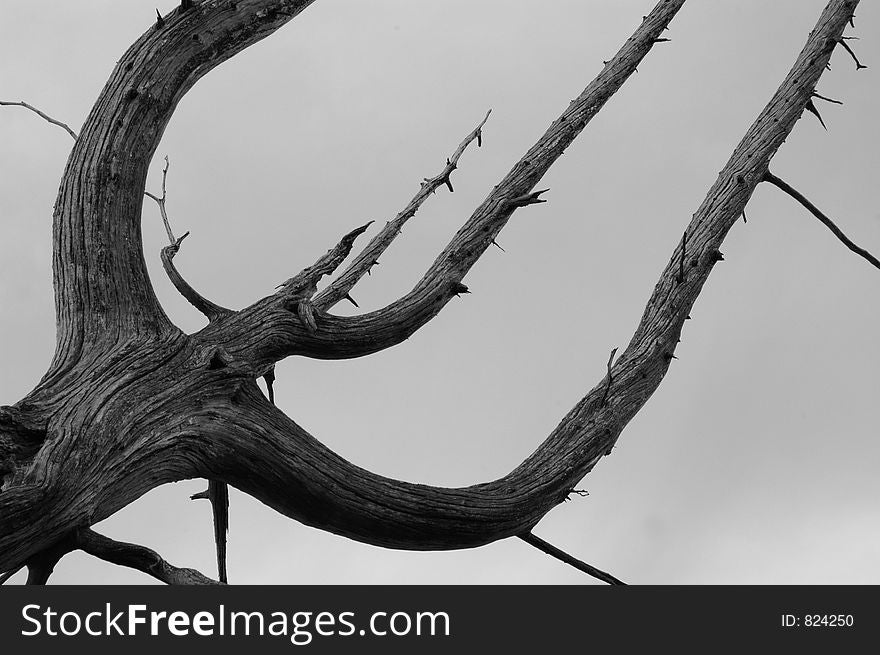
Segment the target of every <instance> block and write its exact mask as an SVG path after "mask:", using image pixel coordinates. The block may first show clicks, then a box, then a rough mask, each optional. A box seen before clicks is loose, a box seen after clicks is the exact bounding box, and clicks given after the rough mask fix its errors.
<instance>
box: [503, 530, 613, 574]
mask: <svg viewBox="0 0 880 655" xmlns="http://www.w3.org/2000/svg"><path fill="white" fill-rule="evenodd" d="M519 538H520V539H522V540H523V541H525V542H526V543H527V544H529V545H530V546H534V547H535V548H537V549H538V550H540V551H541V552H543V553H547V554H548V555H550V556H551V557H555V558H556V559H558V560H559V561H560V562H565V563H566V564H568V565H569V566H573V567H574V568H576V569H577V570H578V571H583V572H584V573H586V574H587V575H590V576H593V577H594V578H596V579H597V580H601V581H602V582H607V583H608V584H610V585H626V583H625V582H621V581H620V580H618V579H617V578H615V577H614V576H613V575H611V574H610V573H605V571H601V570H599V569H597V568H596V567H595V566H591V565H590V564H587V563H586V562H583V561H581V560H579V559H578V558H576V557H572V556H571V555H569V554H568V553H566V552H565V551H563V550H560V549H559V548H557V547H556V546H554V545H552V544H548V543H547V542H546V541H544V540H543V539H541V538H540V537H536V536H535V535H534V534H532V533H531V532H526V533H525V534H521V535H519Z"/></svg>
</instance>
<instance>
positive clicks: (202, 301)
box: [159, 232, 233, 321]
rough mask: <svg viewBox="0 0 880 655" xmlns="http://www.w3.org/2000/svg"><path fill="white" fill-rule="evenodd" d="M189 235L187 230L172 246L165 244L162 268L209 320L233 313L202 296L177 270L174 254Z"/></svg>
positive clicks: (181, 292)
mask: <svg viewBox="0 0 880 655" xmlns="http://www.w3.org/2000/svg"><path fill="white" fill-rule="evenodd" d="M187 236H189V232H186V233H185V234H184V235H183V236H181V237H180V238H179V239H177V240H176V241H175V242H174V243H172V244H171V245H170V246H165V247H164V248H162V250H161V252H160V255H159V256H160V258H161V260H162V268H164V269H165V273H166V274H167V275H168V279H169V280H171V283H172V284H173V285H174V288H175V289H177V291H178V292H179V293H180V295H182V296H183V297H184V298H186V299H187V300H188V301H189V304H190V305H192V306H193V307H195V308H196V309H197V310H198V311H200V312H201V313H202V314H204V315H205V317H206V318H207V319H208V321H216V320H218V319H221V318H223V317H224V316H228V315H230V314H232V313H233V311H232V310H231V309H226V308H225V307H221V306H220V305H217V304H215V303H213V302H211V301H210V300H208V299H207V298H205V297H204V296H202V295H201V294H200V293H199V292H198V291H196V290H195V289H193V287H192V286H191V285H190V284H189V282H187V281H186V280H185V279H184V278H183V276H182V275H181V274H180V272H179V271H178V270H177V267H176V266H175V265H174V256H175V255H176V254H177V253H178V251H179V250H180V244H181V243H182V242H183V240H184V239H185V238H186V237H187Z"/></svg>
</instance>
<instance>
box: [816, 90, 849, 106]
mask: <svg viewBox="0 0 880 655" xmlns="http://www.w3.org/2000/svg"><path fill="white" fill-rule="evenodd" d="M813 97H814V98H819V100H824V101H825V102H830V103H833V104H835V105H842V104H843V101H842V100H835V99H834V98H827V97H825V96H823V95H822V94H821V93H818V92H816V91H813Z"/></svg>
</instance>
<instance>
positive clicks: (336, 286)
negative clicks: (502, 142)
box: [315, 109, 492, 311]
mask: <svg viewBox="0 0 880 655" xmlns="http://www.w3.org/2000/svg"><path fill="white" fill-rule="evenodd" d="M491 113H492V110H491V109H490V110H489V111H487V112H486V116H485V117H484V118H483V120H482V121H480V124H479V125H477V127H475V128H474V129H473V130H472V131H471V132H470V134H468V135H467V136H466V137H465V138H464V140H463V141H462V142H461V143H460V144H459V145H458V148H456V150H455V152H454V153H453V155H452V156H451V157H450V158H449V159H447V160H446V166H445V167H444V168H443V170H442V171H440V173H438V174H437V175H435V176H434V177H431V178H426V179H425V180H424V181H423V182H422V185H421V188H420V189H419V191H418V193H416V195H415V196H413V198H412V200H410V201H409V204H407V206H406V207H404V208H403V210H402V211H401V212H400V213H399V214H397V216H396V217H394V219H393V220H390V221H388V222H387V223H386V224H385V227H383V228H382V230H381V231H380V232H379V233H378V234H377V235H376V236H375V237H373V239H372V240H371V241H370V242H369V243H368V244H367V245H366V247H365V248H364V249H363V250H362V251H361V252H360V254H358V255H357V257H355V259H354V261H352V263H351V264H350V265H349V266H348V268H347V269H346V270H345V272H343V273H342V274H341V275H340V276H339V277H338V278H336V279H335V280H334V281H333V282H332V283H331V284H330V285H328V286H327V288H326V289H324V290H323V291H321V293H319V294H318V295H317V296H316V297H315V305H316V306H317V307H318V308H319V309H321V310H322V311H326V310H328V309H330V308H331V307H333V305H335V304H336V303H338V302H339V301H340V300H343V299H344V298H345V297H346V296H348V295H349V293H350V291H351V290H352V288H353V287H354V285H355V284H357V283H358V280H360V279H361V278H362V277H363V276H364V275H365V274H367V273H369V272H370V269H371V268H372V267H373V266H375V265H376V264H378V263H379V257H380V256H381V255H382V253H384V252H385V251H386V250H387V249H388V246H390V245H391V242H392V241H394V239H395V238H396V237H397V235H398V234H400V231H401V228H402V227H403V225H404V223H406V222H407V221H408V220H409V219H410V218H412V217H413V216H415V214H416V212H417V211H418V210H419V207H421V206H422V204H423V203H424V202H425V200H427V199H428V197H429V196H430V195H431V194H432V193H434V192H435V191H436V190H437V189H438V188H439V187H441V186H443V185H446V186H447V187H448V188H449V190H450V191H452V190H453V189H452V182H451V181H450V175H452V171H454V170H455V169H456V168H457V167H458V160H459V159H461V156H462V154H464V151H465V150H466V149H467V147H468V146H469V145H470V144H471V143H472V142H474V141H476V142H477V147H482V145H483V126H484V125H485V124H486V121H488V120H489V115H490V114H491Z"/></svg>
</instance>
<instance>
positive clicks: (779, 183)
mask: <svg viewBox="0 0 880 655" xmlns="http://www.w3.org/2000/svg"><path fill="white" fill-rule="evenodd" d="M764 181H765V182H770V184H772V185H774V186H776V187H778V188H779V189H781V190H782V191H784V192H785V193H787V194H788V195H790V196H791V197H792V198H794V199H795V200H797V201H798V202H799V203H801V204H802V205H803V206H804V207H805V208H806V209H807V211H809V212H810V213H811V214H812V215H813V216H815V217H816V218H818V219H819V220H820V221H822V223H823V224H824V225H825V226H826V227H827V228H828V229H829V230H831V232H833V233H834V236H836V237H837V238H838V239H839V240H840V242H841V243H842V244H843V245H845V246H846V247H847V248H849V249H850V250H851V251H852V252H854V253H855V254H857V255H858V256H859V257H863V258H864V259H866V260H867V261H868V262H870V263H871V265H873V266H874V267H875V268H878V269H880V261H878V259H877V258H876V257H874V255H872V254H871V253H869V252H868V251H867V250H865V249H864V248H861V247H859V246H857V245H856V244H855V243H853V242H852V241H851V240H850V238H849V237H847V236H846V235H845V234H844V233H843V231H842V230H841V229H840V228H839V227H837V225H835V224H834V221H832V220H831V219H830V218H828V216H826V215H825V214H823V213H822V212H821V211H820V210H819V208H818V207H816V205H814V204H813V203H811V202H810V201H809V200H807V199H806V198H805V197H804V196H803V194H801V193H800V192H798V191H797V190H796V189H794V188H793V187H792V186H791V185H789V184H787V183H786V182H785V181H784V180H781V179H780V178H778V177H776V176H775V175H773V173H771V172H770V171H767V172H766V173H765V174H764Z"/></svg>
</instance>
